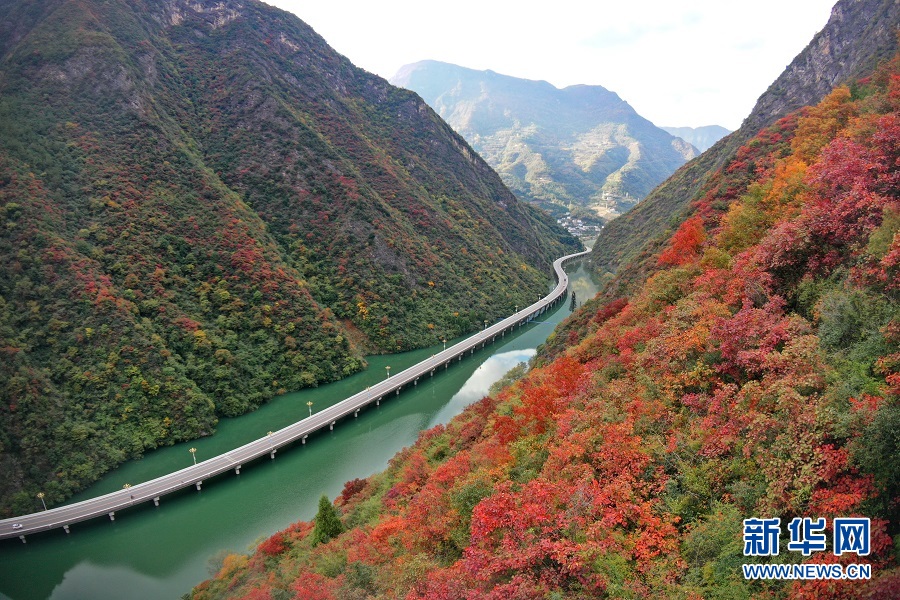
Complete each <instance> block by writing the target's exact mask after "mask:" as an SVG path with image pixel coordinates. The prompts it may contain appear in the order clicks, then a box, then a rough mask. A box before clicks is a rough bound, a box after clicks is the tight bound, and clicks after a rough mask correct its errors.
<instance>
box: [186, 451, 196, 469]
mask: <svg viewBox="0 0 900 600" xmlns="http://www.w3.org/2000/svg"><path fill="white" fill-rule="evenodd" d="M188 452H190V453H191V456H193V457H194V464H195V465H196V464H197V449H196V448H191V449H190V450H188Z"/></svg>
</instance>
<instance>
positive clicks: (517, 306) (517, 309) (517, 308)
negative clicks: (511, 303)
mask: <svg viewBox="0 0 900 600" xmlns="http://www.w3.org/2000/svg"><path fill="white" fill-rule="evenodd" d="M515 312H519V305H518V304H516V310H515Z"/></svg>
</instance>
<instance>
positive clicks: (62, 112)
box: [0, 0, 577, 515]
mask: <svg viewBox="0 0 900 600" xmlns="http://www.w3.org/2000/svg"><path fill="white" fill-rule="evenodd" d="M0 23H2V25H0V28H2V29H0V31H2V35H0V52H2V62H0V355H2V360H0V471H2V472H3V473H4V477H3V480H2V482H0V514H5V515H9V514H12V513H24V512H31V511H33V510H35V509H36V508H38V507H39V506H40V504H39V503H38V504H35V503H36V502H37V501H36V499H35V494H36V493H37V492H38V491H43V492H44V493H45V499H46V501H47V503H48V504H50V505H52V504H54V503H56V502H59V501H61V500H62V499H64V498H65V497H67V496H68V495H70V494H71V493H72V492H73V491H74V490H77V489H79V488H81V487H83V486H84V485H85V484H86V483H88V482H91V481H94V480H95V479H97V477H98V476H99V475H100V474H102V473H103V472H104V471H106V470H108V469H109V468H111V467H113V466H115V465H116V464H119V463H121V462H122V461H124V460H126V459H129V458H135V457H138V456H140V455H141V453H142V452H143V451H144V450H145V449H148V448H154V447H156V446H159V445H162V444H171V443H173V442H174V441H178V440H186V439H191V438H195V437H197V436H201V435H208V434H210V433H212V432H213V431H214V428H215V425H216V422H217V419H218V418H219V417H220V416H233V415H238V414H241V413H244V412H246V411H248V410H252V409H253V408H254V407H256V406H258V405H259V404H260V403H262V402H265V401H266V400H268V399H269V398H271V397H272V396H274V395H276V394H279V393H283V392H284V391H286V390H293V389H298V388H301V387H305V386H313V385H317V384H319V383H321V382H326V381H331V380H335V379H338V378H341V377H344V376H346V375H348V374H350V373H352V372H355V371H357V370H359V369H360V368H362V367H363V365H364V362H363V360H362V355H363V353H364V352H367V351H372V352H382V351H396V350H402V349H408V348H411V347H414V346H421V345H427V344H433V343H436V342H437V341H438V340H439V339H441V337H445V336H446V337H451V336H456V335H460V334H462V333H464V332H467V331H469V330H472V329H475V328H477V327H478V326H480V325H481V323H482V322H483V320H484V319H490V320H492V321H493V320H494V319H495V318H497V317H499V316H500V315H505V314H508V313H509V312H511V311H512V309H513V307H514V305H516V304H519V305H525V304H526V303H527V302H529V301H533V300H534V299H535V298H537V297H538V296H539V295H541V294H542V293H544V292H545V290H546V289H547V284H548V278H549V277H548V275H549V272H550V267H549V265H550V263H551V261H552V260H553V259H554V258H555V257H557V256H560V255H562V254H565V253H567V252H569V251H571V250H573V249H575V247H576V246H577V242H576V241H575V240H573V239H572V238H571V237H569V236H568V235H567V234H566V233H565V232H564V231H563V230H561V229H560V228H558V227H557V226H556V225H555V224H554V223H553V222H552V221H551V220H550V219H549V218H548V217H546V216H545V215H541V214H540V213H539V212H538V211H536V210H534V209H533V208H531V207H529V206H527V205H524V204H522V203H520V202H518V201H517V200H516V199H515V197H514V196H513V195H512V194H511V193H510V192H509V191H508V190H506V189H505V187H504V186H503V185H502V182H501V181H500V179H499V178H498V177H497V176H496V174H494V173H493V172H492V171H491V170H490V168H489V167H488V166H487V165H486V164H485V163H484V162H483V161H482V160H480V159H479V158H478V157H477V155H476V154H475V153H474V152H473V151H472V150H471V148H469V147H468V146H467V145H466V143H465V142H464V141H463V140H462V138H460V137H459V136H457V135H456V134H455V133H454V132H453V131H452V130H451V129H450V128H449V127H448V126H447V125H446V124H444V123H443V122H442V121H441V120H440V119H439V118H438V117H437V116H436V115H435V114H434V112H433V111H431V110H430V109H429V108H428V107H427V106H426V105H425V104H424V103H423V102H422V101H421V100H420V99H419V98H418V97H416V96H415V95H414V94H412V93H410V92H407V91H405V90H400V89H397V88H393V87H392V86H390V85H389V84H388V83H387V82H385V81H384V80H382V79H380V78H378V77H375V76H373V75H371V74H368V73H365V72H364V71H362V70H360V69H357V68H355V67H354V66H353V65H351V64H350V63H349V62H348V61H347V60H346V59H345V58H343V57H341V56H339V55H338V54H337V53H335V52H334V51H333V50H332V49H331V48H329V47H328V46H327V44H326V43H325V42H324V40H322V39H321V38H320V37H319V36H318V35H317V34H315V32H313V31H312V30H311V29H310V28H309V27H308V26H306V25H305V24H304V23H302V22H301V21H300V20H299V19H297V18H296V17H294V16H292V15H289V14H288V13H285V12H283V11H280V10H277V9H274V8H271V7H268V6H266V5H264V4H262V3H259V2H255V1H252V0H247V1H242V2H231V1H226V2H213V1H211V0H210V1H206V0H201V1H198V2H193V1H191V2H188V1H186V0H165V1H161V2H157V1H152V2H151V1H144V0H104V1H100V0H42V1H40V2H34V1H31V0H28V1H24V0H21V1H20V0H14V1H11V2H5V3H3V6H2V8H0Z"/></svg>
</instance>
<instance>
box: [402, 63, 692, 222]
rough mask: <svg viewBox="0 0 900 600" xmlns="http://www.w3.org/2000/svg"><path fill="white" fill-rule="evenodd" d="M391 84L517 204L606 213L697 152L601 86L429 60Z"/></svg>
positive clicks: (409, 67) (630, 200)
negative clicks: (465, 144) (419, 100)
mask: <svg viewBox="0 0 900 600" xmlns="http://www.w3.org/2000/svg"><path fill="white" fill-rule="evenodd" d="M391 82H392V83H394V84H395V85H399V86H401V87H405V88H407V89H411V90H413V91H415V92H416V93H418V94H419V95H421V96H422V97H423V98H424V99H425V101H426V102H428V104H429V105H430V106H432V108H434V109H435V111H437V113H438V114H439V115H441V117H443V118H444V119H445V120H446V121H447V122H448V123H449V124H450V125H451V126H452V127H453V128H454V129H455V130H456V131H458V132H459V133H460V134H461V135H462V136H463V137H465V138H466V140H468V141H469V143H470V144H472V146H473V147H474V148H475V150H477V151H478V152H479V153H480V154H481V155H482V156H483V157H484V158H485V160H487V162H488V163H489V164H490V165H491V166H492V167H494V169H496V170H497V172H498V173H499V174H500V176H501V177H502V178H503V181H504V182H505V183H506V185H507V186H509V188H510V189H511V190H513V192H515V193H516V195H517V196H518V197H519V198H522V199H525V200H528V201H530V202H534V203H537V204H540V205H541V206H543V207H544V208H548V209H551V210H553V207H554V205H555V206H556V207H557V209H558V208H559V207H560V206H591V207H592V208H595V209H596V210H598V212H600V214H601V215H604V216H607V217H609V216H614V215H615V214H619V213H621V212H624V211H625V210H627V209H628V208H630V207H631V206H632V205H633V204H634V203H635V202H636V201H638V200H639V199H641V198H643V197H644V195H646V194H647V193H648V192H649V191H650V190H651V189H653V187H655V186H656V185H657V184H658V183H659V182H661V181H662V180H663V179H665V178H666V177H668V176H669V175H670V174H671V173H672V172H674V171H675V169H677V168H678V167H679V166H681V165H682V164H684V162H685V161H686V160H688V159H690V158H692V157H694V156H695V155H696V154H697V150H696V149H695V148H693V147H692V146H691V145H690V144H688V143H686V142H684V141H683V140H681V139H679V138H676V137H674V136H672V135H670V134H668V133H666V132H665V131H663V130H661V129H659V128H658V127H656V126H655V125H653V124H652V123H651V122H650V121H648V120H647V119H644V118H643V117H641V116H640V115H638V114H637V113H636V112H635V111H634V109H633V108H632V107H631V106H630V105H629V104H628V103H627V102H625V101H624V100H622V99H621V98H619V96H618V95H616V94H615V93H614V92H611V91H609V90H607V89H605V88H603V87H601V86H589V85H576V86H570V87H567V88H565V89H561V90H560V89H557V88H556V87H554V86H553V85H551V84H549V83H547V82H546V81H531V80H526V79H519V78H516V77H510V76H507V75H501V74H498V73H495V72H493V71H477V70H474V69H468V68H465V67H460V66H457V65H452V64H448V63H442V62H438V61H431V60H426V61H422V62H418V63H414V64H411V65H406V66H404V67H402V68H401V69H400V71H398V73H397V74H396V75H395V76H394V77H393V78H391Z"/></svg>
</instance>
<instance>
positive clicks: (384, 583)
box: [190, 36, 900, 600]
mask: <svg viewBox="0 0 900 600" xmlns="http://www.w3.org/2000/svg"><path fill="white" fill-rule="evenodd" d="M861 37H862V36H861ZM898 161H900V56H898V57H896V58H895V59H894V60H893V61H891V62H890V63H888V64H886V65H884V66H882V67H881V68H879V70H878V71H877V72H875V74H874V75H872V76H871V77H869V78H867V79H866V80H864V81H863V82H862V83H860V84H858V85H856V86H854V87H853V89H851V88H850V87H849V86H839V87H837V88H836V89H834V90H833V91H832V92H831V93H829V94H828V95H826V97H825V98H824V99H823V100H822V101H821V102H819V103H817V104H816V105H813V106H809V107H805V108H803V109H801V110H799V111H796V112H792V113H790V114H788V115H786V116H785V117H784V118H782V119H779V120H778V121H777V122H776V123H775V124H773V125H771V126H769V127H767V128H764V129H763V130H761V131H759V132H757V134H756V135H754V136H753V137H752V138H751V139H750V140H748V142H747V143H746V144H743V145H741V146H740V147H739V148H738V150H737V152H736V160H735V161H733V162H732V163H731V165H730V167H729V169H727V170H719V171H717V172H716V173H714V174H711V175H710V177H709V180H708V182H707V183H708V184H709V185H710V189H711V193H710V194H709V195H708V196H706V197H704V199H703V201H702V202H700V203H698V204H697V205H696V207H695V208H696V210H695V212H694V214H693V215H692V216H691V217H690V218H689V219H687V220H685V221H684V222H682V223H681V224H680V225H678V227H677V229H676V231H675V233H674V234H672V235H671V236H669V238H668V239H667V240H666V241H665V243H664V244H663V251H662V252H661V253H660V254H659V255H658V256H655V257H653V258H652V261H651V262H652V268H653V271H654V274H653V276H652V277H651V278H649V279H648V280H646V281H645V282H643V283H642V284H639V285H637V286H636V289H635V292H634V293H632V294H631V295H630V296H629V297H627V298H619V299H616V300H613V301H606V300H604V299H600V298H598V299H596V300H594V301H591V302H588V303H586V304H585V306H583V307H581V308H580V309H579V310H578V311H577V312H576V313H574V314H573V315H572V317H570V320H569V322H568V323H567V324H566V326H565V327H563V328H561V329H558V330H557V331H556V332H555V333H554V336H555V340H553V341H551V343H550V345H549V346H548V347H546V348H544V349H541V350H540V351H539V358H540V360H539V362H538V363H537V364H535V365H532V368H531V369H530V370H529V371H528V373H527V374H526V375H525V376H524V377H521V378H520V379H519V380H518V381H515V382H512V383H510V382H507V383H508V385H507V386H506V387H505V388H504V389H502V391H499V392H497V393H493V394H492V395H491V396H489V397H486V398H484V399H482V400H480V401H478V402H476V403H474V404H473V405H471V406H469V407H468V408H467V409H466V410H465V411H464V412H463V413H462V414H461V415H459V416H458V417H456V418H454V419H453V420H452V421H451V422H450V423H448V424H447V425H446V426H437V427H434V428H432V429H430V430H428V431H425V432H423V433H422V434H421V435H420V436H419V439H418V440H417V441H416V443H415V444H414V445H412V446H411V447H409V448H406V449H404V450H403V451H401V452H400V453H399V454H398V455H397V456H395V457H394V458H393V459H392V460H391V461H390V463H389V466H388V468H387V469H386V470H385V471H384V472H383V473H379V474H377V475H374V476H372V477H370V478H368V479H366V480H354V481H350V482H348V483H347V484H346V485H345V486H344V489H343V491H342V493H341V494H340V495H339V496H338V498H337V499H336V500H335V502H334V506H329V505H328V502H327V501H326V502H324V503H323V504H320V509H319V513H318V515H317V516H316V522H315V523H307V522H298V523H296V524H294V525H292V526H290V527H289V528H287V529H286V530H284V531H282V532H278V533H276V534H274V535H272V536H271V537H269V538H268V539H265V540H263V541H262V542H261V543H260V544H259V545H258V547H257V548H256V551H255V552H253V553H251V555H249V556H247V555H238V554H232V555H229V556H228V557H226V558H225V559H224V560H223V561H222V563H221V564H222V568H221V570H220V571H219V572H218V573H217V574H216V576H215V577H214V578H212V579H211V580H209V581H206V582H203V583H202V584H200V585H198V586H197V587H195V588H194V590H193V592H192V594H191V595H190V597H192V598H193V599H194V600H207V599H213V598H216V599H219V598H222V599H228V598H281V597H292V596H293V597H298V598H322V599H331V598H334V599H337V598H406V599H409V600H415V599H422V600H425V599H428V600H451V599H458V598H489V599H501V598H519V599H527V600H539V599H546V598H734V599H750V598H761V597H764V598H772V599H787V598H792V599H793V598H807V599H813V598H814V599H816V600H844V599H851V598H858V599H874V598H879V599H880V598H897V597H898V594H897V592H898V590H900V588H898V584H900V567H898V562H897V547H896V540H897V536H898V535H900V476H898V470H897V468H896V460H897V456H898V454H900V438H898V435H897V431H898V428H900V186H898V171H897V165H898ZM735 193H736V194H737V195H735ZM520 375H521V374H520ZM511 379H515V378H511ZM335 513H338V514H339V518H340V519H341V522H340V523H337V524H334V520H333V517H334V514H335ZM756 519H760V520H762V519H765V521H764V522H760V527H762V526H763V525H765V526H766V527H770V528H771V529H772V530H773V531H775V532H779V533H780V536H781V537H780V540H781V543H780V545H779V544H778V543H775V542H777V541H778V538H776V539H775V541H774V542H773V543H772V544H760V545H759V546H757V545H756V544H755V542H756V541H758V540H759V537H758V536H757V532H758V531H761V529H757V528H756V526H755V520H756ZM851 524H857V525H860V527H859V528H858V529H857V530H856V533H855V534H853V535H849V534H848V532H849V529H848V527H847V526H848V525H851ZM326 527H327V529H326ZM323 531H326V532H327V533H325V534H324V535H322V532H323ZM841 533H843V534H844V535H843V536H842V535H841ZM851 537H853V538H854V539H853V541H851V540H850V539H849V538H851ZM841 540H843V542H841ZM764 545H765V546H767V547H766V548H763V547H762V546H764ZM773 546H774V547H773ZM754 549H755V550H758V551H757V552H754V551H753V550H754ZM757 567H758V568H762V567H765V568H766V569H769V568H772V569H773V570H774V569H785V570H787V573H788V574H790V575H795V576H796V575H799V574H800V573H803V574H805V576H804V577H795V578H789V577H782V578H771V579H768V578H767V579H763V578H762V577H756V578H753V577H751V576H749V575H750V572H749V571H750V569H753V568H757ZM858 568H863V569H866V570H869V572H870V575H871V577H865V578H863V579H855V578H854V577H853V576H854V574H856V573H858V572H859V571H856V569H858ZM823 573H828V576H827V578H825V577H823Z"/></svg>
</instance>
